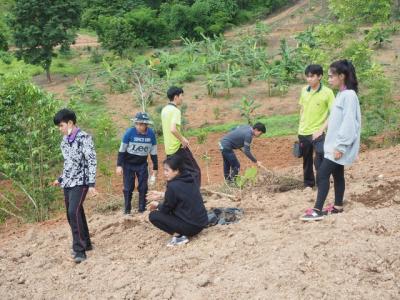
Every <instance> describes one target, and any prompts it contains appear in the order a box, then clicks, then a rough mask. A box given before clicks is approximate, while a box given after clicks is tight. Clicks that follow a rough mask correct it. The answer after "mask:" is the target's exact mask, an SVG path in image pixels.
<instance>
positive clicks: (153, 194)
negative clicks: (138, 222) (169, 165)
mask: <svg viewBox="0 0 400 300" xmlns="http://www.w3.org/2000/svg"><path fill="white" fill-rule="evenodd" d="M146 198H147V200H150V201H157V200H162V199H164V192H158V191H149V192H148V193H147V195H146Z"/></svg>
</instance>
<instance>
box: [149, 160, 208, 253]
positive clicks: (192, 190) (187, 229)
mask: <svg viewBox="0 0 400 300" xmlns="http://www.w3.org/2000/svg"><path fill="white" fill-rule="evenodd" d="M163 164H164V175H165V177H166V179H167V189H166V191H165V193H164V192H157V191H150V192H149V193H148V195H147V199H149V200H153V201H152V202H151V203H150V204H149V209H150V210H151V212H150V214H149V220H150V222H151V223H152V224H153V225H154V226H156V227H157V228H159V229H161V230H163V231H165V232H166V233H168V234H171V235H172V236H173V237H172V239H171V241H170V242H169V243H168V245H167V246H176V245H181V244H186V243H187V242H189V239H188V237H191V236H194V235H196V234H198V233H199V232H200V231H202V230H203V228H204V227H206V226H207V224H208V217H207V211H206V208H205V207H204V203H203V198H202V196H201V194H200V188H199V186H198V184H197V183H196V181H195V179H194V178H193V176H192V175H191V174H190V173H189V172H187V171H185V170H184V169H183V160H182V158H181V157H179V156H171V157H168V158H167V159H166V160H165V161H164V163H163ZM162 199H164V201H163V202H162V203H159V202H158V201H157V200H162Z"/></svg>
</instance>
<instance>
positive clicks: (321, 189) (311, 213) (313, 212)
mask: <svg viewBox="0 0 400 300" xmlns="http://www.w3.org/2000/svg"><path fill="white" fill-rule="evenodd" d="M328 82H329V84H330V85H331V86H332V87H333V88H337V89H339V92H338V94H337V95H336V98H335V101H334V103H333V105H332V107H331V112H330V115H329V121H328V131H327V134H326V138H325V145H324V153H325V154H324V160H323V161H322V164H321V166H320V169H319V173H318V175H317V176H318V194H317V200H316V202H315V205H314V208H312V209H308V210H307V211H306V213H305V215H303V216H302V217H301V218H300V219H301V220H303V221H317V220H321V219H323V218H324V216H326V215H327V214H337V213H341V212H343V196H344V191H345V179H344V166H348V165H351V164H352V163H353V161H354V160H355V159H356V157H357V155H358V152H359V149H360V135H361V110H360V102H359V100H358V97H357V92H358V81H357V76H356V71H355V68H354V66H353V64H352V63H351V62H350V61H348V60H346V59H344V60H338V61H336V62H334V63H332V64H331V65H330V67H329V72H328ZM331 175H332V176H333V180H334V188H335V203H334V205H330V206H328V207H327V208H325V210H323V206H324V203H325V200H326V197H327V196H328V192H329V185H330V181H329V180H330V176H331Z"/></svg>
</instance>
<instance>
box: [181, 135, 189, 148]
mask: <svg viewBox="0 0 400 300" xmlns="http://www.w3.org/2000/svg"><path fill="white" fill-rule="evenodd" d="M181 143H182V147H183V148H186V147H189V141H188V140H187V139H186V138H184V137H182V141H181Z"/></svg>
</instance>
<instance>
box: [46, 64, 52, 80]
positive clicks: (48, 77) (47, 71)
mask: <svg viewBox="0 0 400 300" xmlns="http://www.w3.org/2000/svg"><path fill="white" fill-rule="evenodd" d="M46 77H47V82H48V83H50V82H51V76H50V66H48V67H46Z"/></svg>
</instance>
